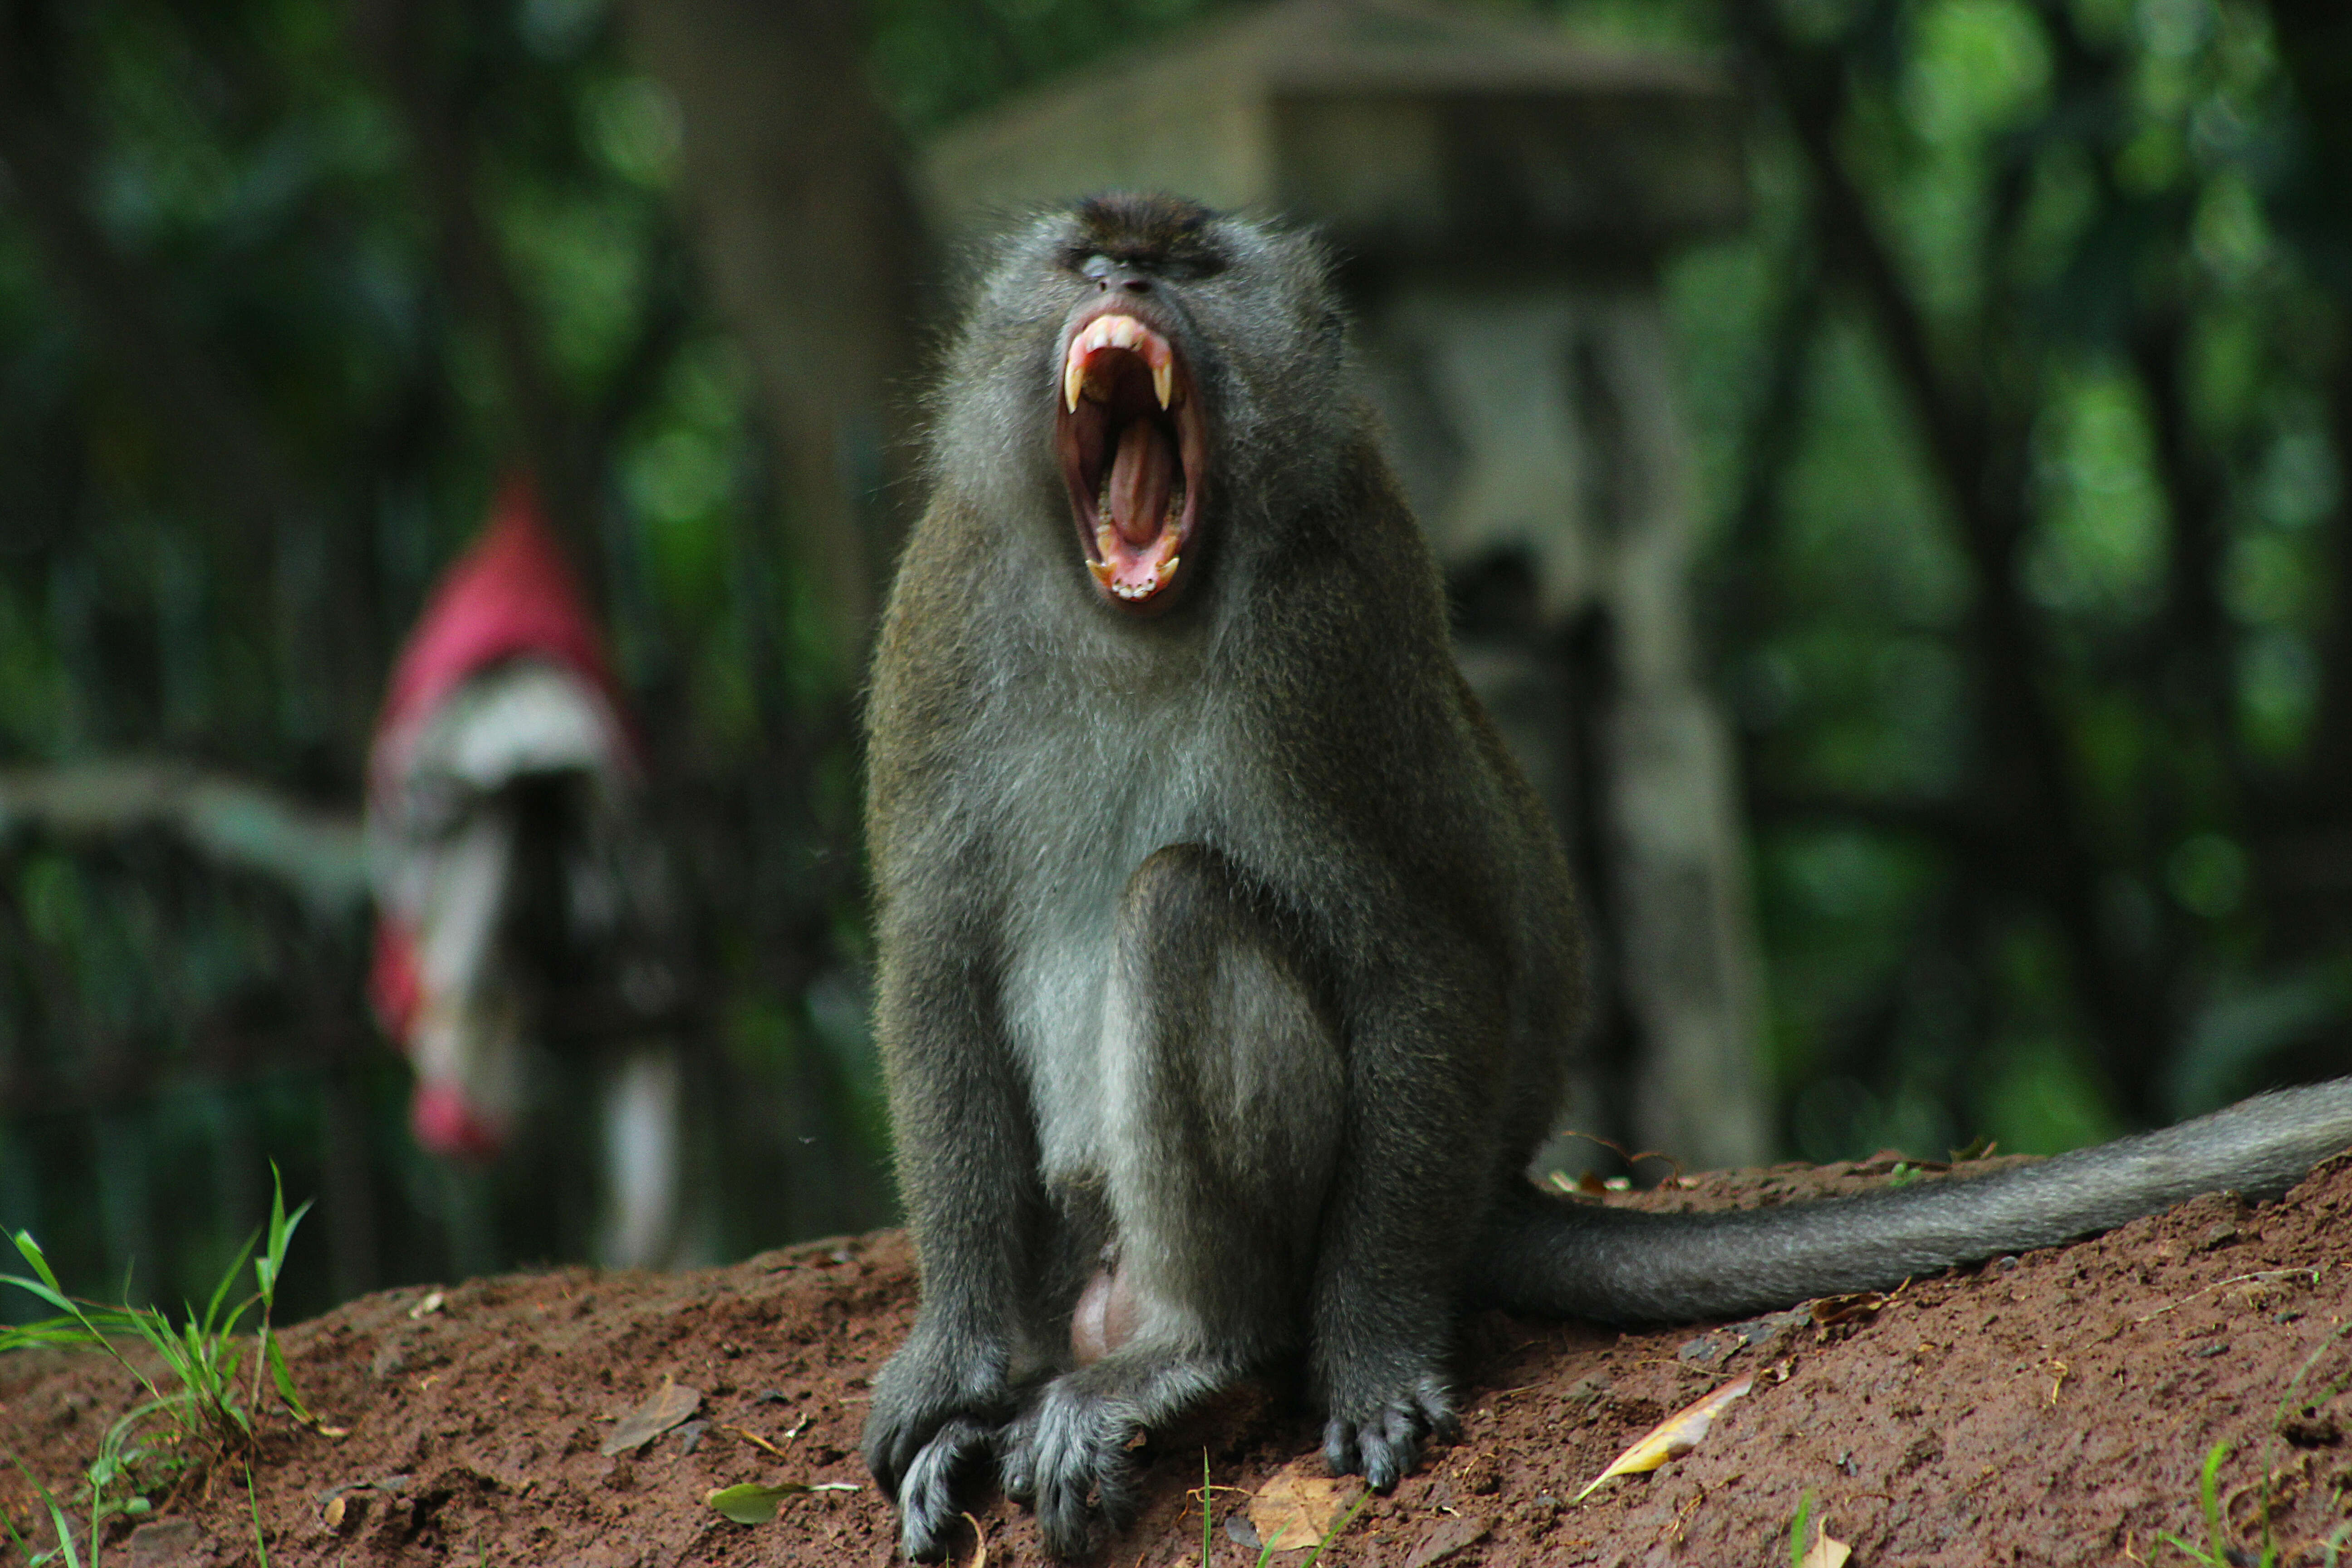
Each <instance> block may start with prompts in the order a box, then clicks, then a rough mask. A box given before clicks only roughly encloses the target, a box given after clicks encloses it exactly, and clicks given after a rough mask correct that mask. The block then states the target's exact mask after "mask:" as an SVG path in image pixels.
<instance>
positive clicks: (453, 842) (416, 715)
mask: <svg viewBox="0 0 2352 1568" xmlns="http://www.w3.org/2000/svg"><path fill="white" fill-rule="evenodd" d="M639 765H640V756H639V752H638V748H637V744H636V741H635V737H634V735H632V734H631V733H630V731H629V727H628V725H627V724H626V722H625V721H624V720H623V719H622V717H621V710H620V707H619V696H618V691H617V689H616V688H615V686H614V680H613V676H612V670H611V667H610V666H609V665H608V664H607V663H606V661H605V658H604V640H603V638H602V637H601V636H600V635H599V634H598V632H597V628H596V623H595V621H594V619H593V616H591V615H590V613H589V610H588V607H587V605H586V604H585V603H584V601H583V598H582V596H581V593H580V587H579V583H578V580H577V579H576V578H575V577H574V576H573V574H572V569H571V567H570V566H569V565H568V564H567V563H565V561H564V559H563V555H562V551H561V550H560V549H559V548H558V546H557V544H556V542H555V540H554V538H553V536H552V535H551V533H550V532H549V531H548V526H547V522H546V521H545V518H544V516H543V514H542V512H541V506H540V501H539V497H538V493H537V490H536V488H535V487H534V486H533V485H532V483H531V481H530V479H529V478H528V477H527V476H522V475H517V476H514V477H511V478H509V479H507V480H506V482H505V483H504V484H503V485H502V486H501V487H500V488H499V493H498V496H497V499H496V500H495V501H494V502H493V503H492V506H491V509H490V517H489V521H488V526H487V527H486V528H485V529H484V531H483V532H482V534H481V537H480V538H479V539H478V540H477V541H476V542H475V543H474V544H473V546H472V547H471V548H470V549H468V550H467V552H465V554H463V555H462V556H460V557H459V558H458V559H457V561H456V562H455V563H452V564H451V566H450V567H449V569H448V571H447V572H446V574H444V575H443V577H442V579H441V582H440V584H439V585H438V586H437V587H436V589H435V590H434V592H433V594H432V595H431V597H430V598H429V599H428V601H427V602H426V605H425V611H424V613H423V615H422V616H419V617H418V619H417V623H416V626H415V630H414V631H412V632H411V633H410V634H409V638H408V642H407V644H406V646H405V647H404V648H403V649H402V650H401V655H400V658H399V660H398V662H397V663H396V664H395V665H394V668H393V674H392V679H391V683H390V688H389V690H388V691H387V693H386V695H385V698H384V704H383V712H382V713H381V715H380V716H379V717H378V719H377V721H376V730H375V736H374V740H373V745H372V746H371V748H370V753H369V764H368V817H369V824H370V837H371V852H372V856H373V861H374V869H375V879H376V883H377V889H378V897H377V911H378V912H377V926H376V941H375V952H374V957H373V969H372V972H371V973H370V976H369V985H368V990H369V998H370V1000H371V1002H372V1003H373V1005H374V1007H375V1011H376V1015H377V1016H378V1018H379V1019H380V1020H381V1022H382V1024H383V1027H384V1030H385V1031H386V1032H387V1033H388V1034H390V1035H391V1036H392V1037H394V1039H395V1040H397V1041H398V1042H399V1043H400V1045H401V1047H402V1048H403V1049H404V1050H405V1051H406V1052H407V1054H408V1056H409V1057H410V1058H411V1060H412V1062H413V1063H414V1064H415V1068H416V1070H417V1086H416V1089H415V1097H414V1099H413V1101H412V1103H411V1107H410V1119H409V1120H410V1125H411V1127H412V1128H413V1129H414V1130H415V1134H416V1137H417V1140H418V1142H421V1143H423V1144H424V1145H425V1147H426V1148H428V1149H430V1150H432V1151H433V1152H436V1153H438V1154H443V1155H447V1156H451V1157H455V1158H461V1159H468V1160H483V1159H488V1158H489V1157H491V1156H493V1155H495V1154H496V1153H497V1152H499V1149H500V1147H501V1146H502V1145H503V1144H504V1142H506V1139H507V1136H508V1134H509V1132H510V1131H511V1130H512V1124H513V1121H514V1120H515V1117H516V1115H517V1113H518V1110H519V1101H520V1094H521V1089H520V1066H519V1064H518V1062H517V1059H516V1058H517V1056H518V1052H519V1050H520V1035H521V1033H522V1032H523V1030H524V1029H525V1027H526V1021H525V1019H524V1016H523V1008H522V1007H521V1006H520V1005H519V1004H518V1003H517V1002H516V1001H515V999H514V994H513V992H512V990H511V984H510V977H509V976H506V975H504V974H502V973H499V966H500V964H501V962H502V960H501V957H500V955H499V952H498V951H497V950H498V945H499V941H500V937H501V934H502V928H501V924H500V922H501V921H502V919H503V918H504V910H505V906H506V901H507V900H508V899H509V897H510V896H511V890H510V889H509V881H510V879H511V878H512V876H513V874H514V873H513V866H512V844H513V825H512V823H511V821H510V820H509V816H507V815H504V814H501V813H500V812H499V811H498V810H497V809H495V808H487V809H486V807H485V803H488V802H490V801H493V800H494V799H495V797H496V795H497V793H498V792H499V790H500V789H501V788H502V787H504V786H505V785H507V784H510V783H512V782H513V781H514V780H516V779H517V778H520V777H521V776H524V775H526V774H530V773H548V772H553V771H560V770H566V769H568V770H571V771H572V772H575V773H579V774H581V775H583V776H590V777H593V778H595V779H597V780H598V781H600V783H601V784H603V785H604V787H605V789H606V791H607V793H608V794H618V793H624V792H625V791H626V790H627V789H628V787H629V786H630V785H631V784H633V783H634V781H635V776H636V774H637V773H638V771H639Z"/></svg>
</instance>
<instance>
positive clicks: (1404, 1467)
mask: <svg viewBox="0 0 2352 1568" xmlns="http://www.w3.org/2000/svg"><path fill="white" fill-rule="evenodd" d="M1460 1430H1461V1428H1460V1426H1459V1425H1458V1424H1457V1423H1456V1422H1455V1421H1454V1401H1453V1399H1452V1398H1451V1397H1450V1396H1449V1395H1448V1394H1446V1392H1445V1384H1443V1383H1441V1382H1440V1381H1438V1379H1436V1378H1434V1377H1423V1378H1422V1379H1421V1380H1420V1381H1418V1382H1417V1383H1415V1384H1413V1385H1412V1388H1410V1389H1408V1390H1406V1391H1405V1392H1404V1393H1402V1394H1398V1395H1395V1396H1393V1397H1391V1398H1390V1399H1387V1400H1383V1401H1378V1402H1367V1403H1365V1404H1361V1405H1360V1404H1357V1403H1355V1402H1352V1401H1351V1402H1349V1405H1348V1406H1347V1407H1345V1408H1342V1407H1341V1406H1340V1405H1339V1402H1338V1401H1336V1400H1335V1401H1334V1402H1333V1408H1332V1412H1331V1419H1330V1421H1329V1422H1328V1424H1326V1425H1325V1426H1324V1428H1323V1460H1324V1463H1326V1464H1328V1465H1329V1466H1330V1467H1331V1473H1332V1474H1333V1475H1335V1476H1345V1475H1353V1474H1357V1473H1359V1472H1360V1473H1361V1474H1362V1476H1363V1478H1364V1479H1365V1480H1367V1481H1369V1482H1370V1483H1371V1488H1372V1489H1373V1490H1374V1491H1376V1492H1385V1491H1389V1490H1391V1489H1394V1488H1395V1486H1396V1484H1397V1482H1399V1481H1401V1480H1402V1479H1404V1478H1405V1477H1407V1476H1408V1475H1411V1474H1412V1470H1413V1467H1414V1466H1416V1465H1418V1464H1420V1463H1421V1446H1422V1444H1423V1441H1424V1440H1425V1439H1427V1438H1430V1437H1435V1438H1436V1439H1437V1440H1438V1441H1439V1442H1441V1443H1451V1442H1452V1441H1454V1437H1455V1436H1457V1435H1458V1434H1459V1432H1460Z"/></svg>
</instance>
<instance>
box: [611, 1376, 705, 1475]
mask: <svg viewBox="0 0 2352 1568" xmlns="http://www.w3.org/2000/svg"><path fill="white" fill-rule="evenodd" d="M701 1408H702V1390H700V1389H698V1388H688V1387H687V1386H686V1385H685V1384H681V1383H678V1382H677V1381H676V1380H674V1379H671V1378H667V1377H665V1378H663V1379H662V1384H661V1386H660V1387H659V1388H656V1389H655V1390H654V1391H653V1392H652V1393H651V1394H647V1395H646V1400H645V1403H644V1404H642V1405H638V1406H637V1407H636V1408H635V1410H632V1411H630V1412H629V1413H628V1414H627V1415H624V1416H622V1417H621V1419H620V1422H619V1424H618V1425H616V1426H614V1428H613V1435H612V1436H609V1437H607V1438H605V1439H604V1443H603V1444H602V1445H601V1446H599V1447H598V1448H597V1450H596V1451H597V1452H598V1453H600V1454H602V1455H604V1457H605V1458H608V1459H609V1458H612V1457H613V1456H614V1455H615V1454H625V1453H627V1452H628V1451H629V1450H630V1449H632V1448H642V1447H645V1446H646V1444H647V1443H650V1442H652V1441H653V1440H654V1439H655V1438H656V1437H658V1436H661V1435H662V1434H663V1433H665V1432H667V1431H668V1430H669V1429H670V1428H671V1427H673V1426H677V1424H678V1423H679V1422H681V1421H684V1420H685V1419H686V1418H687V1417H688V1416H689V1415H693V1414H694V1413H695V1412H696V1411H698V1410H699V1409H701Z"/></svg>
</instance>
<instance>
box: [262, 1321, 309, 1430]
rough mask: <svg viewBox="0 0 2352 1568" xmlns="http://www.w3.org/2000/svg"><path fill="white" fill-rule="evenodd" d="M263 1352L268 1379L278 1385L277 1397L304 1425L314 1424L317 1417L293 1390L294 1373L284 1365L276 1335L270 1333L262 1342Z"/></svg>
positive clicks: (284, 1360) (282, 1352)
mask: <svg viewBox="0 0 2352 1568" xmlns="http://www.w3.org/2000/svg"><path fill="white" fill-rule="evenodd" d="M262 1351H263V1353H264V1354H265V1355H266V1356H267V1357H268V1362H269V1381H270V1382H272V1383H274V1384H277V1385H278V1398H280V1399H282V1400H284V1401H285V1402H286V1408H287V1409H289V1410H290V1411H292V1412H293V1413H294V1419H295V1420H297V1421H299V1422H300V1423H302V1425H303V1426H317V1425H318V1424H319V1418H318V1417H317V1416H315V1415H311V1414H310V1411H309V1410H308V1409H306V1408H305V1407H304V1406H303V1404H302V1396H301V1395H300V1394H297V1393H295V1392H294V1374H293V1373H292V1372H290V1371H289V1370H288V1368H287V1365H286V1352H284V1351H282V1350H279V1349H278V1336H277V1335H275V1334H272V1335H270V1336H269V1338H268V1339H267V1340H265V1341H263V1342H262Z"/></svg>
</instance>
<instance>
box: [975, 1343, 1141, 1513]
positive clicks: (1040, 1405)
mask: <svg viewBox="0 0 2352 1568" xmlns="http://www.w3.org/2000/svg"><path fill="white" fill-rule="evenodd" d="M1083 1378H1084V1374H1083V1373H1081V1374H1077V1375H1076V1376H1072V1377H1064V1378H1059V1379H1056V1380H1055V1382H1054V1383H1052V1384H1048V1385H1047V1386H1046V1388H1045V1391H1044V1392H1043V1393H1042V1394H1039V1395H1038V1397H1037V1399H1036V1402H1035V1403H1034V1404H1033V1405H1030V1406H1029V1408H1028V1409H1027V1410H1026V1411H1024V1412H1023V1413H1022V1415H1021V1416H1020V1418H1019V1419H1017V1420H1015V1421H1014V1422H1013V1424H1012V1425H1011V1426H1007V1427H1006V1428H1005V1429H1004V1433H1003V1438H1002V1439H1001V1441H1000V1444H999V1448H998V1453H999V1458H998V1461H997V1463H998V1473H999V1475H1000V1476H1001V1477H1002V1479H1003V1486H1004V1495H1005V1496H1007V1497H1009V1498H1011V1499H1013V1500H1014V1501H1016V1502H1022V1503H1026V1504H1028V1505H1029V1506H1030V1507H1032V1508H1034V1509H1035V1510H1037V1529H1038V1533H1039V1534H1041V1535H1043V1536H1044V1537H1045V1550H1046V1551H1047V1552H1052V1553H1053V1554H1054V1555H1055V1556H1056V1557H1083V1556H1085V1555H1086V1554H1087V1552H1090V1551H1092V1550H1093V1549H1094V1548H1095V1547H1096V1546H1097V1545H1098V1544H1099V1543H1100V1542H1102V1541H1103V1540H1104V1539H1105V1538H1106V1537H1108V1536H1109V1535H1111V1534H1114V1533H1116V1532H1117V1531H1119V1530H1121V1529H1123V1528H1125V1527H1126V1526H1127V1525H1128V1524H1129V1522H1130V1521H1133V1519H1134V1518H1135V1510H1136V1505H1137V1503H1138V1502H1139V1500H1140V1499H1139V1492H1138V1490H1137V1487H1136V1465H1135V1452H1134V1443H1135V1440H1136V1438H1137V1437H1138V1436H1139V1435H1140V1434H1141V1433H1142V1431H1143V1423H1142V1422H1141V1420H1140V1419H1139V1412H1138V1410H1137V1409H1136V1406H1135V1405H1134V1403H1133V1402H1132V1401H1130V1400H1128V1399H1125V1398H1122V1397H1120V1396H1119V1395H1118V1394H1109V1393H1104V1392H1102V1391H1099V1390H1097V1389H1092V1388H1088V1387H1087V1386H1085V1385H1084V1382H1083Z"/></svg>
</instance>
